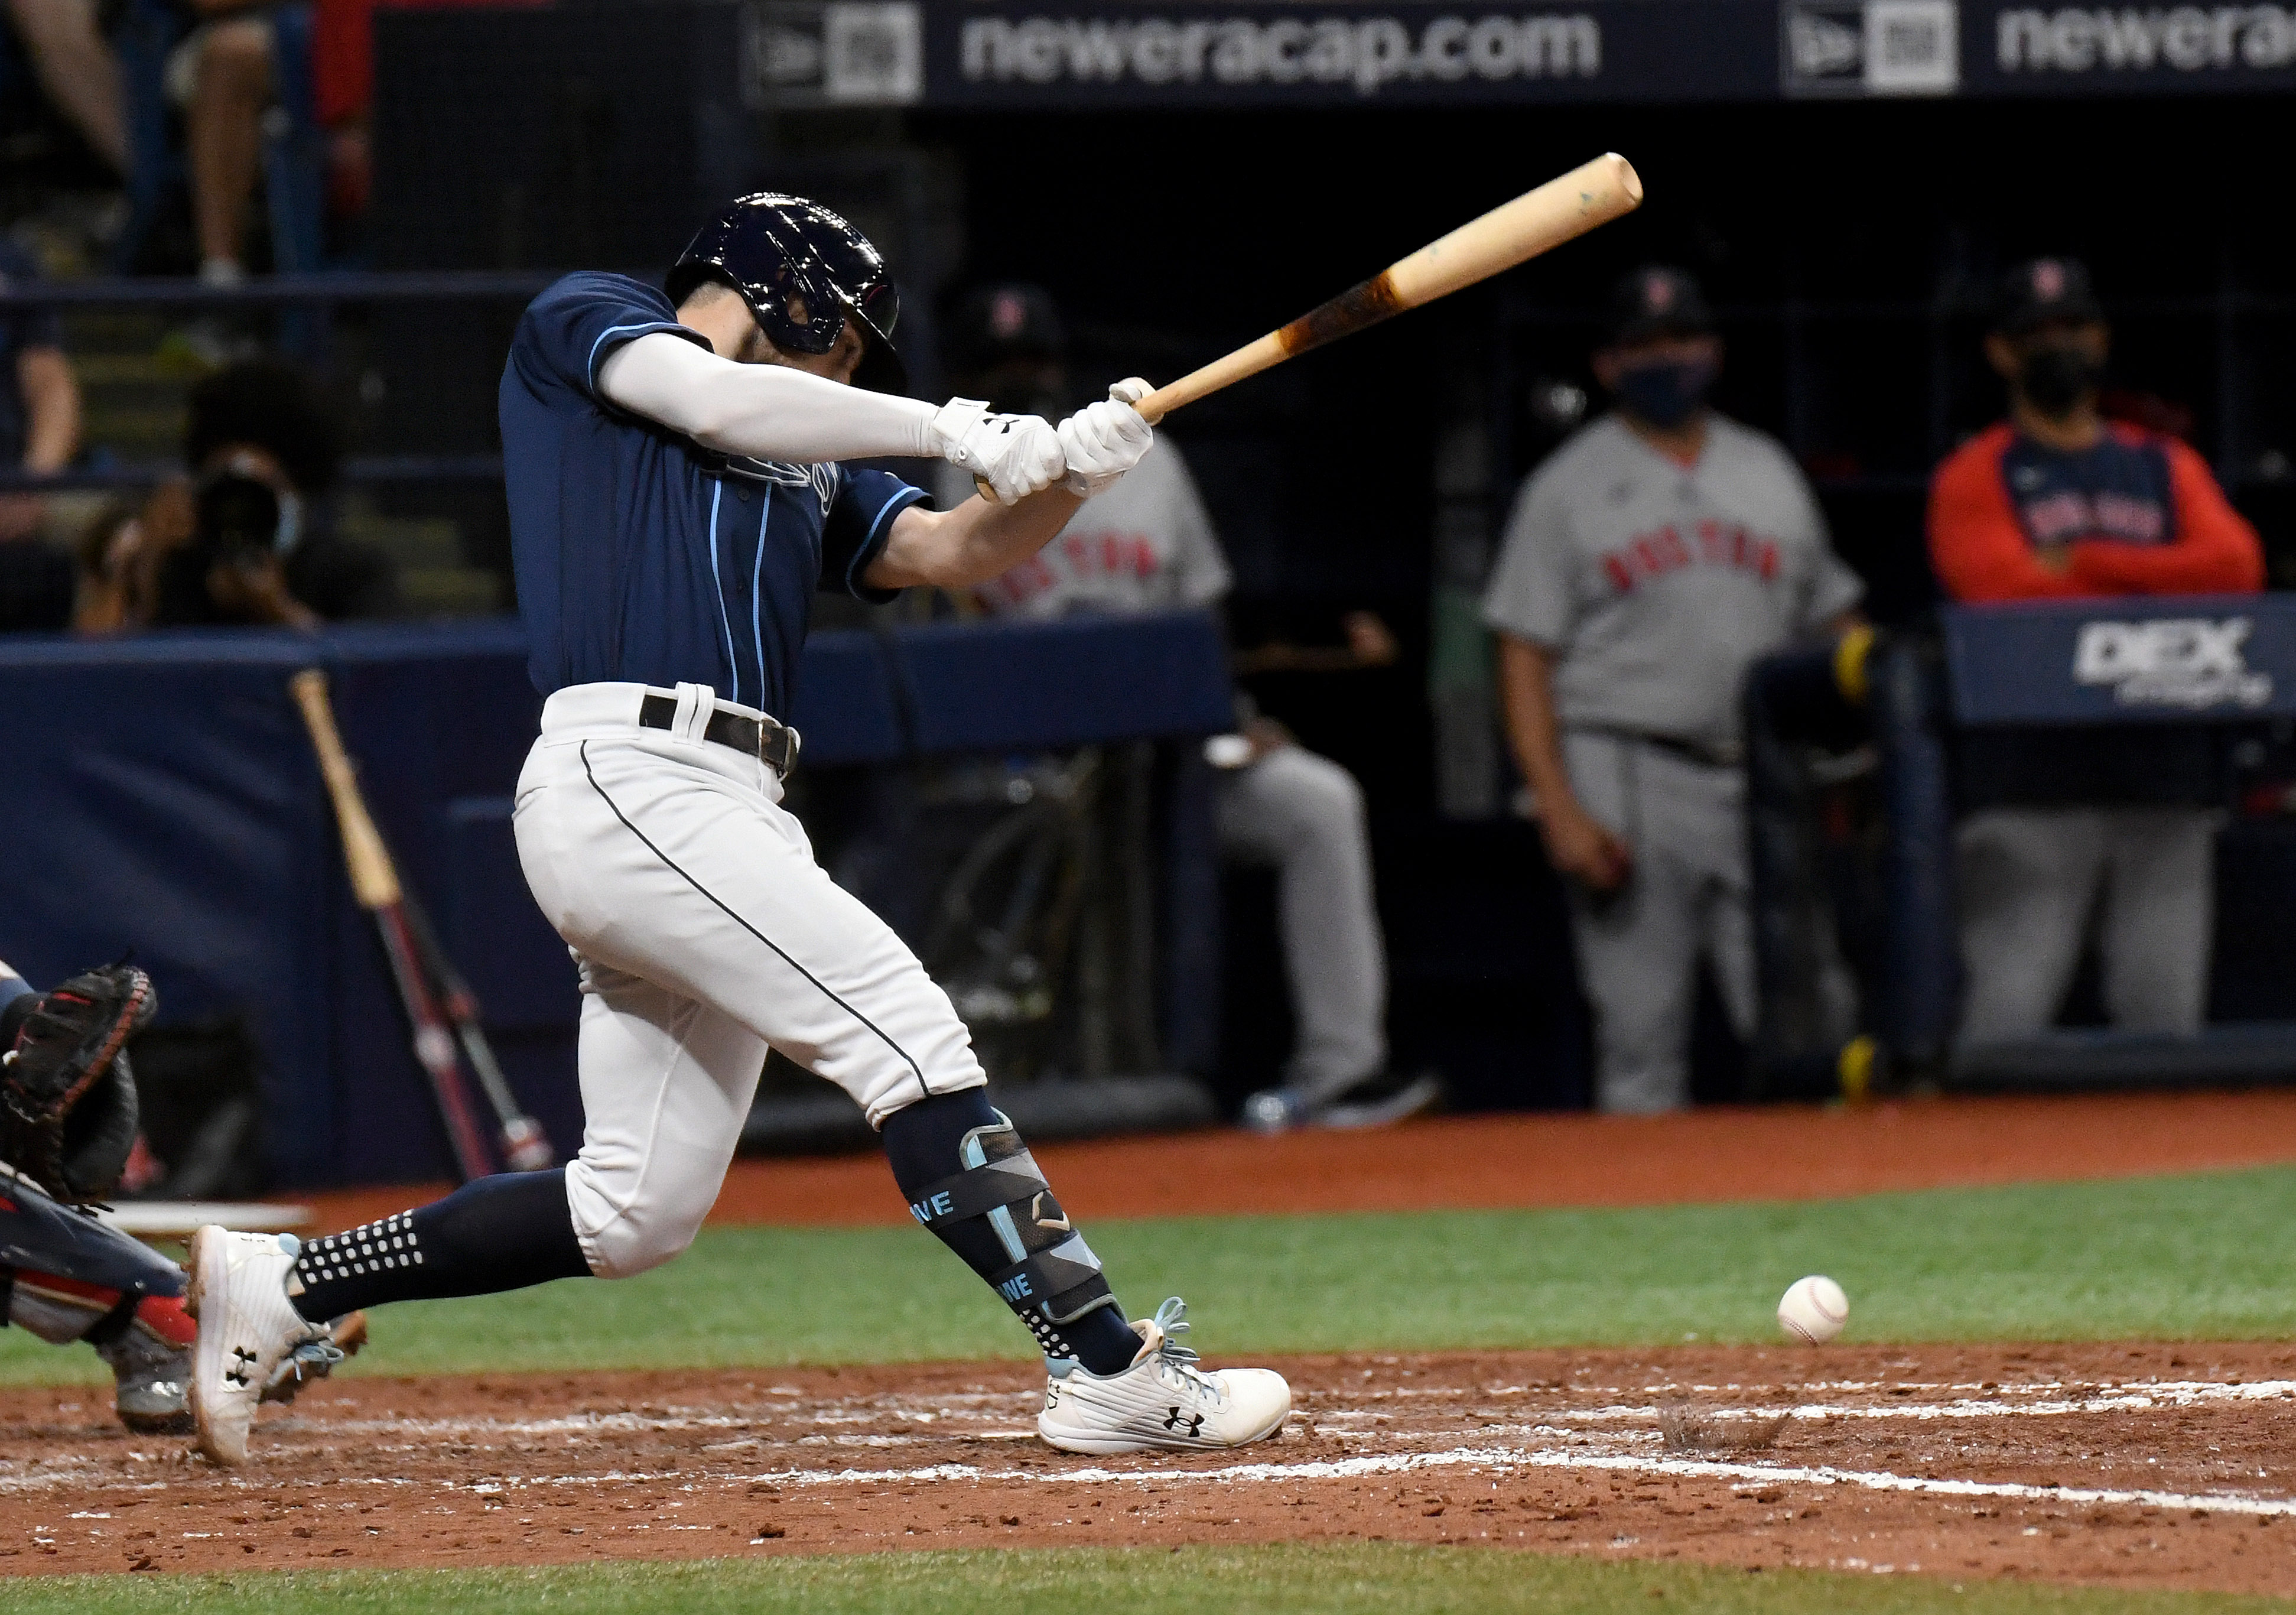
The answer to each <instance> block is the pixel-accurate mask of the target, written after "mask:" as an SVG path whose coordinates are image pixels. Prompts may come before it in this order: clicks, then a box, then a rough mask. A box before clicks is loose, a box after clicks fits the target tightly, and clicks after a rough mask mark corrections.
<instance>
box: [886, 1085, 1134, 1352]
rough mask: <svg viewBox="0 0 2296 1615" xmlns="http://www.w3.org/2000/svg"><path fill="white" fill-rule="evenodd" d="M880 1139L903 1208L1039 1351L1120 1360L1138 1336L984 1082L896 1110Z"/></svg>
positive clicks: (1094, 1261) (1079, 1236)
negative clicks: (1000, 1300)
mask: <svg viewBox="0 0 2296 1615" xmlns="http://www.w3.org/2000/svg"><path fill="white" fill-rule="evenodd" d="M884 1143H885V1154H886V1157H887V1159H888V1160H890V1162H891V1163H892V1168H893V1177H894V1179H895V1181H896V1182H898V1184H899V1185H901V1193H903V1194H905V1195H906V1196H907V1197H908V1201H909V1213H910V1215H911V1216H913V1217H915V1218H916V1219H917V1221H919V1222H920V1223H922V1224H923V1225H924V1226H926V1227H928V1228H930V1229H931V1230H932V1232H933V1233H934V1234H936V1235H938V1236H939V1239H940V1241H941V1242H942V1243H944V1244H946V1245H947V1246H948V1248H949V1249H950V1250H954V1251H955V1252H956V1253H957V1255H959V1256H960V1257H962V1258H964V1261H965V1265H966V1266H968V1267H971V1268H972V1270H973V1271H974V1272H975V1273H978V1274H979V1275H980V1276H981V1277H982V1278H984V1279H986V1280H987V1281H988V1283H990V1284H991V1285H993V1286H994V1287H995V1288H996V1292H997V1293H998V1294H999V1295H1001V1296H1003V1297H1004V1298H1005V1305H1007V1306H1009V1307H1011V1308H1013V1312H1014V1313H1015V1314H1016V1315H1017V1316H1019V1317H1020V1319H1021V1322H1022V1323H1024V1324H1028V1326H1029V1332H1030V1333H1032V1334H1034V1335H1035V1336H1036V1337H1037V1346H1038V1347H1039V1348H1040V1349H1042V1350H1043V1351H1044V1353H1045V1355H1046V1357H1074V1358H1076V1359H1077V1360H1078V1361H1079V1362H1081V1363H1083V1364H1084V1365H1085V1366H1086V1367H1087V1369H1089V1370H1091V1371H1092V1372H1093V1373H1118V1372H1119V1371H1120V1370H1122V1369H1123V1368H1125V1367H1127V1366H1128V1365H1130V1363H1131V1361H1132V1359H1133V1358H1134V1357H1136V1356H1137V1355H1138V1354H1139V1350H1140V1337H1139V1336H1138V1335H1136V1334H1135V1333H1134V1332H1132V1327H1131V1325H1130V1324H1128V1323H1127V1322H1126V1321H1125V1316H1124V1311H1123V1308H1120V1307H1119V1306H1118V1304H1117V1300H1116V1297H1115V1295H1114V1293H1113V1292H1112V1291H1111V1290H1110V1289H1109V1286H1108V1278H1107V1275H1105V1274H1103V1272H1102V1271H1101V1267H1100V1258H1098V1257H1096V1256H1095V1255H1094V1254H1093V1252H1092V1247H1091V1246H1089V1245H1087V1244H1086V1243H1085V1242H1084V1239H1083V1237H1082V1236H1081V1235H1079V1234H1078V1233H1077V1232H1076V1230H1075V1228H1074V1227H1072V1226H1070V1222H1069V1217H1068V1214H1067V1213H1066V1212H1064V1211H1062V1209H1061V1206H1060V1201H1057V1200H1055V1199H1054V1197H1053V1192H1052V1188H1051V1186H1050V1185H1047V1184H1046V1182H1045V1175H1044V1174H1043V1173H1042V1172H1040V1171H1038V1170H1037V1163H1036V1160H1035V1159H1034V1158H1033V1157H1031V1156H1030V1155H1029V1150H1028V1146H1027V1145H1026V1144H1022V1143H1021V1135H1020V1134H1019V1133H1018V1132H1016V1131H1014V1129H1013V1124H1012V1123H1011V1122H1009V1121H1007V1120H1006V1119H1005V1118H1004V1116H1003V1115H1001V1114H1000V1113H999V1112H997V1111H996V1110H995V1109H993V1108H992V1107H991V1106H990V1105H989V1103H988V1095H987V1094H985V1093H983V1092H982V1091H981V1090H980V1089H979V1088H971V1089H968V1090H966V1091H965V1092H964V1093H961V1094H936V1095H934V1096H933V1097H931V1098H929V1099H924V1100H921V1101H919V1102H918V1103H915V1104H913V1105H910V1106H908V1107H906V1109H904V1110H900V1111H895V1112H894V1113H893V1114H892V1115H890V1116H889V1117H887V1118H886V1119H885V1127H884ZM952 1164H953V1165H955V1167H956V1168H957V1170H956V1171H955V1172H951V1171H950V1170H949V1169H948V1168H949V1167H950V1166H951V1165H952Z"/></svg>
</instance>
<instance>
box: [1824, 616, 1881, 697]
mask: <svg viewBox="0 0 2296 1615" xmlns="http://www.w3.org/2000/svg"><path fill="white" fill-rule="evenodd" d="M1873 654H1874V628H1873V625H1871V624H1870V623H1863V622H1861V623H1859V624H1858V625H1857V627H1854V628H1852V629H1850V630H1849V632H1848V633H1847V634H1844V635H1842V636H1841V638H1840V639H1838V640H1836V641H1834V643H1833V685H1834V688H1836V689H1837V690H1840V691H1841V699H1842V700H1844V701H1848V702H1849V704H1850V705H1851V706H1853V707H1862V706H1864V705H1865V704H1866V690H1867V688H1868V687H1869V686H1868V685H1867V682H1866V660H1868V659H1869V658H1870V657H1871V656H1872V655H1873Z"/></svg>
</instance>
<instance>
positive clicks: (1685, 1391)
mask: <svg viewBox="0 0 2296 1615" xmlns="http://www.w3.org/2000/svg"><path fill="white" fill-rule="evenodd" d="M1851 1391H1870V1392H1873V1393H1874V1394H1877V1395H1881V1396H1892V1397H1897V1396H1907V1395H1915V1394H1919V1393H1921V1392H1923V1391H1928V1392H1931V1393H1932V1394H1934V1393H1937V1392H1940V1391H1960V1392H1962V1393H1964V1399H1967V1398H1969V1397H1972V1396H1989V1397H2000V1398H2008V1397H2050V1396H2061V1395H2062V1393H2064V1392H2067V1391H2073V1392H2079V1393H2080V1394H2082V1395H2084V1396H2087V1397H2098V1396H2129V1397H2134V1396H2147V1397H2151V1398H2154V1400H2155V1401H2156V1402H2160V1403H2162V1404H2165V1405H2169V1406H2179V1407H2181V1406H2187V1405H2189V1404H2190V1403H2193V1402H2217V1401H2226V1400H2231V1401H2238V1402H2269V1401H2274V1400H2278V1399H2285V1398H2291V1397H2296V1380H2257V1381H2245V1382H2244V1381H2239V1380H2105V1381H2085V1382H2069V1381H2062V1380H2039V1381H2033V1380H2028V1381H1969V1382H1965V1383H1958V1384H1956V1383H1947V1382H1943V1381H1938V1382H1928V1383H1925V1382H1922V1381H1910V1380H1812V1381H1803V1382H1797V1383H1794V1384H1790V1385H1786V1384H1781V1385H1763V1384H1736V1383H1732V1384H1727V1385H1680V1384H1675V1383H1673V1382H1670V1381H1669V1383H1666V1384H1662V1385H1637V1386H1622V1385H1602V1386H1592V1385H1488V1386H1480V1387H1478V1386H1470V1385H1404V1386H1398V1387H1394V1388H1392V1389H1388V1390H1371V1389H1366V1390H1362V1391H1360V1392H1357V1393H1355V1394H1356V1395H1357V1397H1358V1398H1359V1399H1361V1400H1363V1401H1367V1402H1380V1401H1385V1400H1388V1399H1390V1398H1398V1399H1399V1398H1406V1397H1436V1398H1450V1399H1456V1398H1474V1397H1536V1396H1569V1397H1611V1398H1620V1397H1627V1396H1639V1397H1650V1396H1697V1397H1742V1396H1751V1395H1762V1394H1768V1395H1775V1396H1785V1397H1806V1396H1814V1395H1818V1394H1821V1393H1825V1392H1835V1393H1840V1392H1851ZM1613 1405H1614V1406H1618V1405H1619V1404H1615V1403H1614V1404H1613Z"/></svg>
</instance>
